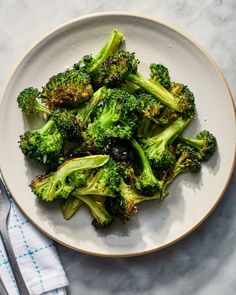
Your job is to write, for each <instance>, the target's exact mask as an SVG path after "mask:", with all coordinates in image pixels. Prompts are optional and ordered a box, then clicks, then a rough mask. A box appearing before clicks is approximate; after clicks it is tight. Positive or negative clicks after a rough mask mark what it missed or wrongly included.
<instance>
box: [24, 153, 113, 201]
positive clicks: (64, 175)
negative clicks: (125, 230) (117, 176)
mask: <svg viewBox="0 0 236 295" xmlns="http://www.w3.org/2000/svg"><path fill="white" fill-rule="evenodd" d="M109 158H110V157H109V156H107V155H96V156H88V157H83V158H74V159H71V160H67V161H65V162H64V163H63V164H62V165H61V166H59V167H58V169H57V170H56V171H55V172H51V173H50V174H48V175H44V176H39V177H37V178H36V179H35V180H33V181H32V182H31V185H30V187H31V189H32V191H33V192H34V194H35V195H36V196H37V197H38V198H40V199H42V200H43V201H46V202H52V201H54V200H56V199H58V198H67V197H68V196H69V195H70V193H71V192H72V191H73V190H75V189H76V188H77V187H80V186H84V185H85V184H86V181H87V178H88V177H89V171H90V170H91V169H95V168H98V167H101V166H103V165H104V164H106V162H107V161H108V160H109Z"/></svg>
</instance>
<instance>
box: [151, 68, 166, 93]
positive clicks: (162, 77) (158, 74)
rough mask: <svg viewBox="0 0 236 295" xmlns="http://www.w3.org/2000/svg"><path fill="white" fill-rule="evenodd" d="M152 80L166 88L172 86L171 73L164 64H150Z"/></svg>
mask: <svg viewBox="0 0 236 295" xmlns="http://www.w3.org/2000/svg"><path fill="white" fill-rule="evenodd" d="M150 70H151V74H150V76H151V77H150V80H151V81H153V82H154V83H157V84H159V85H161V86H163V87H164V88H165V89H167V90H169V88H170V75H169V71H168V69H167V68H166V67H165V66H163V65H162V64H154V63H152V64H150Z"/></svg>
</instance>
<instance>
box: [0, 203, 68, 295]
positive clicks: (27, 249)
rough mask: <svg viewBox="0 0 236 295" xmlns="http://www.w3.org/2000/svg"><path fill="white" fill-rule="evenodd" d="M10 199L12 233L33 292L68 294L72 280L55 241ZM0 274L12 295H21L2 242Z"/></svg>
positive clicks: (13, 242)
mask: <svg viewBox="0 0 236 295" xmlns="http://www.w3.org/2000/svg"><path fill="white" fill-rule="evenodd" d="M10 202H11V211H10V215H9V218H8V232H9V236H10V240H11V244H12V246H13V250H14V252H15V256H16V259H17V262H18V264H19V267H20V270H21V273H22V275H23V277H24V280H25V283H26V285H27V287H28V289H29V292H30V294H33V295H38V294H47V295H54V294H59V295H64V294H66V289H65V286H66V285H68V281H67V278H66V275H65V272H64V270H63V268H62V265H61V262H60V259H59V257H58V255H57V251H56V249H55V247H54V245H53V242H52V241H51V240H50V239H48V238H47V237H46V236H44V235H43V234H42V233H41V232H39V231H38V230H37V229H36V228H35V227H34V226H33V225H32V224H31V223H30V222H29V220H28V219H27V218H26V217H25V216H24V215H23V214H22V213H21V212H20V210H19V209H18V208H17V206H16V205H15V203H14V201H13V200H12V199H11V200H10ZM0 276H1V278H2V281H3V283H4V285H5V287H6V289H7V291H8V293H9V295H19V292H18V289H17V286H16V282H15V280H14V277H13V274H12V271H11V267H10V264H9V261H8V259H7V256H6V253H5V250H4V247H3V244H2V241H0ZM20 295H22V294H20Z"/></svg>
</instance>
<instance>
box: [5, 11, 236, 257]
mask: <svg viewBox="0 0 236 295" xmlns="http://www.w3.org/2000/svg"><path fill="white" fill-rule="evenodd" d="M111 15H114V16H127V17H137V18H142V19H145V20H147V21H151V22H154V23H156V24H159V25H163V26H165V27H167V28H169V29H171V30H172V31H175V32H177V33H178V34H180V35H181V36H183V37H184V38H186V39H187V40H188V41H190V42H191V43H192V44H193V45H195V46H196V47H197V48H198V49H199V50H200V51H201V52H202V54H203V55H204V56H205V57H206V58H207V60H208V61H209V62H210V64H211V65H212V66H213V68H214V69H215V71H216V72H217V74H218V75H219V78H220V79H221V80H222V82H223V85H224V87H225V90H226V92H227V98H228V99H229V102H230V104H231V105H232V108H233V110H234V122H235V129H236V107H235V103H234V100H233V96H232V93H231V90H230V88H229V85H228V83H227V81H226V79H225V77H224V75H223V73H222V71H221V69H220V67H219V66H218V64H217V63H216V62H215V60H214V59H213V57H212V56H211V55H210V53H209V51H208V50H207V49H206V48H204V47H203V46H202V45H200V44H199V43H198V42H197V41H195V39H194V38H193V37H192V36H191V34H189V33H187V32H185V31H184V30H183V29H180V28H179V27H178V26H176V25H174V24H172V23H170V22H169V21H166V20H164V19H163V18H159V17H152V16H149V15H145V14H142V13H136V12H124V11H105V12H95V13H89V14H85V15H82V16H80V17H76V18H73V19H71V20H68V21H65V22H63V23H61V24H60V25H57V26H55V27H54V28H53V29H51V30H48V31H47V32H46V33H45V34H43V35H42V36H41V37H40V38H37V39H36V41H35V42H34V43H33V45H31V46H30V47H29V48H28V50H26V51H25V52H24V53H23V54H22V55H21V57H20V58H19V59H18V61H17V62H16V63H14V65H13V67H12V69H11V71H10V74H8V75H7V77H6V78H5V83H4V84H3V87H2V89H1V90H0V106H1V104H2V101H3V98H4V96H5V92H6V90H7V88H8V85H9V83H10V81H11V79H12V78H13V76H14V74H15V71H16V70H17V68H18V66H20V64H21V63H22V62H23V61H24V59H25V58H26V57H27V56H28V54H29V53H30V52H31V51H32V50H33V49H34V48H36V47H37V46H38V45H39V44H40V43H41V42H43V41H44V40H46V39H47V38H48V37H49V36H50V35H51V34H53V33H55V32H57V31H59V30H60V29H62V28H64V27H66V26H69V25H70V24H73V23H76V22H80V21H82V20H85V19H90V18H91V19H92V18H96V17H101V16H111ZM235 147H236V142H235ZM235 164H236V149H235V153H234V157H233V161H232V163H231V167H230V170H229V172H228V176H227V180H226V182H225V184H224V186H223V189H222V191H221V193H220V194H219V196H218V198H217V199H216V202H215V203H214V205H213V206H212V207H211V208H210V210H209V211H208V212H207V213H206V214H205V215H204V216H203V218H202V219H201V220H199V222H198V223H197V224H195V226H193V227H192V228H191V229H190V230H188V231H187V232H185V233H184V234H182V235H181V236H179V237H178V238H176V239H174V240H173V241H171V242H169V243H166V244H164V245H162V246H158V247H154V248H152V249H149V250H144V251H141V252H132V253H122V254H110V253H107V254H105V253H99V252H96V253H95V252H91V251H86V250H83V249H79V248H76V247H74V246H71V245H68V244H67V243H65V242H63V241H61V240H58V239H57V238H55V237H52V236H51V235H50V234H49V233H47V232H46V231H45V230H44V229H43V228H42V227H41V226H40V225H38V224H36V223H35V222H34V221H32V220H31V218H30V217H29V216H28V215H27V214H26V213H25V212H24V210H23V208H22V207H21V206H20V205H19V204H18V202H17V200H16V198H15V197H14V195H13V194H12V193H11V190H10V187H9V186H8V185H7V181H6V179H5V177H4V172H3V171H2V169H1V163H0V174H1V176H2V178H3V181H4V182H5V184H6V186H7V188H8V189H9V192H10V193H11V196H12V197H13V199H14V201H15V202H16V204H17V206H18V207H19V208H20V210H21V211H22V212H23V213H24V215H25V216H26V217H27V218H28V219H29V220H30V222H31V223H32V224H33V225H34V226H35V227H36V228H37V229H38V230H39V231H40V232H42V233H43V234H45V235H46V236H47V237H49V238H51V239H52V240H53V241H56V242H57V243H59V244H61V245H63V246H65V247H67V248H69V249H72V250H75V251H77V252H80V253H84V254H89V255H92V256H97V257H113V258H118V257H134V256H141V255H144V254H149V253H153V252H157V251H160V250H162V249H165V248H167V247H169V246H171V245H174V244H175V243H177V242H179V241H181V240H182V239H184V238H185V237H187V236H188V235H190V234H191V233H192V232H193V231H194V230H195V229H197V228H198V227H199V226H200V225H201V224H202V223H203V222H204V221H205V220H206V219H207V218H208V217H209V215H210V214H211V213H212V212H213V211H214V210H215V208H216V207H217V206H218V204H219V202H220V201H221V199H222V198H223V196H224V193H225V191H226V189H227V187H228V185H229V182H230V180H231V177H232V174H233V171H234V167H235Z"/></svg>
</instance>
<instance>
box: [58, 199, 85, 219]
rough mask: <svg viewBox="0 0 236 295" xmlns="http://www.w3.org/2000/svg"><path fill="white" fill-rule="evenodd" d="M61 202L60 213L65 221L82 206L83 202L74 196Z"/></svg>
mask: <svg viewBox="0 0 236 295" xmlns="http://www.w3.org/2000/svg"><path fill="white" fill-rule="evenodd" d="M61 201H62V202H61V211H62V214H63V217H64V218H65V219H66V220H68V219H70V218H71V217H72V216H73V215H74V214H75V213H76V212H77V211H78V210H79V208H80V207H81V206H82V205H83V202H82V201H81V200H80V199H78V198H76V197H74V196H69V197H68V198H67V199H62V200H61Z"/></svg>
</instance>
